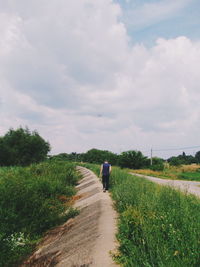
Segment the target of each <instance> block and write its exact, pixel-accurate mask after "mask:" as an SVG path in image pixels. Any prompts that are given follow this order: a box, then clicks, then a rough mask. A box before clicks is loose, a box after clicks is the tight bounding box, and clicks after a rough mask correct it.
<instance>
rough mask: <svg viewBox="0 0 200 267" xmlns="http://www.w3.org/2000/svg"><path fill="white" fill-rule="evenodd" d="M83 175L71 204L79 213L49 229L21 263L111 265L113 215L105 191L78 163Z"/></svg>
mask: <svg viewBox="0 0 200 267" xmlns="http://www.w3.org/2000/svg"><path fill="white" fill-rule="evenodd" d="M78 171H79V172H81V174H82V175H83V179H82V180H81V181H80V182H79V185H78V186H77V190H78V192H77V195H76V197H75V199H76V201H75V203H74V207H76V208H78V209H79V210H80V214H79V215H78V216H76V217H75V218H73V219H70V220H68V221H67V222H66V223H65V224H63V225H61V226H59V227H57V228H55V229H53V230H51V231H49V232H48V233H47V235H46V236H45V238H44V239H43V241H42V242H41V243H40V245H39V247H38V249H37V251H36V252H35V253H33V255H32V256H31V257H30V258H29V259H28V260H26V261H25V262H24V263H23V264H22V265H21V267H50V266H57V267H64V266H65V267H114V266H117V265H116V264H115V263H114V262H113V260H112V256H111V252H112V251H113V252H114V250H115V249H116V247H117V242H116V239H115V233H116V217H117V214H116V212H115V211H114V209H113V206H112V200H111V198H110V196H109V193H108V192H106V193H104V192H103V191H102V185H101V183H100V181H99V179H98V178H97V177H96V175H94V173H93V172H91V171H90V170H88V169H86V168H83V167H78Z"/></svg>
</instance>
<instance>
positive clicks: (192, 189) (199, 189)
mask: <svg viewBox="0 0 200 267" xmlns="http://www.w3.org/2000/svg"><path fill="white" fill-rule="evenodd" d="M130 174H132V175H135V176H138V177H141V178H145V179H148V180H150V181H152V182H155V183H158V184H161V185H166V186H171V187H174V188H176V189H179V190H181V191H183V192H185V193H189V194H193V195H195V196H197V197H200V182H195V181H182V180H169V179H161V178H157V177H153V176H147V175H142V174H138V173H133V172H130Z"/></svg>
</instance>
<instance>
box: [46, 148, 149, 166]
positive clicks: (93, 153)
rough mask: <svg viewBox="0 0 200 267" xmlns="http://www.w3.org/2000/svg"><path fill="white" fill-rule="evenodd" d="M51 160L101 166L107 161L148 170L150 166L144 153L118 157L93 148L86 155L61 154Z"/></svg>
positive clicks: (123, 153)
mask: <svg viewBox="0 0 200 267" xmlns="http://www.w3.org/2000/svg"><path fill="white" fill-rule="evenodd" d="M50 159H61V160H70V161H77V162H88V163H96V164H101V163H103V162H104V161H105V160H107V161H108V162H109V163H111V164H112V165H115V166H120V167H122V168H132V169H139V168H146V167H148V166H149V165H150V160H149V159H148V158H147V157H145V156H144V155H143V154H142V152H140V151H135V150H129V151H126V152H122V153H121V154H119V155H118V154H115V153H113V152H110V151H108V150H99V149H95V148H93V149H90V150H89V151H87V152H86V153H75V152H73V153H70V154H67V153H61V154H58V155H55V156H52V157H50Z"/></svg>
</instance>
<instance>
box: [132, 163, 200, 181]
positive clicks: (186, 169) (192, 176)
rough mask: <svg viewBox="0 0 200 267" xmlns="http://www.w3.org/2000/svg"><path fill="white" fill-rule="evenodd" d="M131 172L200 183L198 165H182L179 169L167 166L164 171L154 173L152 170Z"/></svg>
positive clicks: (199, 166)
mask: <svg viewBox="0 0 200 267" xmlns="http://www.w3.org/2000/svg"><path fill="white" fill-rule="evenodd" d="M130 171H132V172H135V173H139V174H144V175H148V176H154V177H160V178H164V179H176V180H188V181H200V165H198V164H191V165H182V166H179V167H175V166H166V167H165V168H164V170H163V171H153V170H150V169H144V170H130Z"/></svg>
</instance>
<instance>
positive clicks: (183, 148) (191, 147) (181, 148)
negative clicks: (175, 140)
mask: <svg viewBox="0 0 200 267" xmlns="http://www.w3.org/2000/svg"><path fill="white" fill-rule="evenodd" d="M193 148H200V145H199V146H188V147H187V146H186V147H179V148H164V149H153V150H154V151H175V150H186V149H193Z"/></svg>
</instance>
